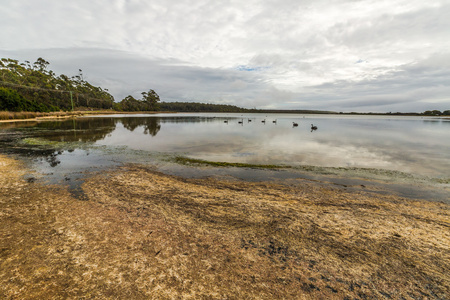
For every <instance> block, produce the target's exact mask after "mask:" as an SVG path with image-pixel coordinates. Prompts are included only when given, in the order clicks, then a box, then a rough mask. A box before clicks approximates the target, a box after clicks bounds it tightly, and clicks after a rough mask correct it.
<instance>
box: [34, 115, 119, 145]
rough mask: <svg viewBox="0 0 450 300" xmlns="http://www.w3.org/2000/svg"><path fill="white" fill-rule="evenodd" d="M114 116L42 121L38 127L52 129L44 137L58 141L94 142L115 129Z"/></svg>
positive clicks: (115, 120)
mask: <svg viewBox="0 0 450 300" xmlns="http://www.w3.org/2000/svg"><path fill="white" fill-rule="evenodd" d="M116 123H117V119H115V118H80V119H73V120H67V121H63V122H61V121H54V122H44V123H40V124H38V126H37V127H38V128H41V129H49V130H54V132H53V133H50V134H49V133H48V132H45V133H44V135H45V138H46V139H48V140H51V141H60V142H95V141H98V140H101V139H104V138H105V137H106V136H107V135H108V134H110V133H111V132H113V131H114V129H116Z"/></svg>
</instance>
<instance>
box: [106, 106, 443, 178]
mask: <svg viewBox="0 0 450 300" xmlns="http://www.w3.org/2000/svg"><path fill="white" fill-rule="evenodd" d="M218 116H220V117H213V116H212V115H202V117H199V116H195V117H194V116H191V117H190V116H179V115H178V116H176V117H167V116H166V117H164V116H163V115H161V116H158V117H150V118H149V117H146V118H144V119H149V120H150V119H151V120H153V121H152V122H153V123H152V124H153V125H154V126H159V127H157V128H158V130H157V131H156V133H157V134H156V133H155V134H154V135H152V136H151V137H150V136H147V137H146V136H144V135H143V133H145V131H146V130H145V128H144V126H143V125H138V126H136V127H135V128H134V129H133V130H132V131H130V130H127V129H126V128H125V126H124V125H122V124H120V122H119V123H118V124H117V126H116V128H115V130H114V131H113V132H112V133H111V134H110V135H109V136H107V137H105V138H104V139H102V140H100V141H99V142H98V143H100V144H102V145H126V146H128V147H130V148H131V149H135V150H147V151H160V152H169V153H180V154H182V155H187V156H189V157H193V158H199V159H205V160H211V161H226V162H243V163H253V164H287V165H316V166H328V167H363V168H382V169H390V170H398V171H404V172H410V173H417V174H422V175H431V176H448V175H449V172H448V170H449V169H450V154H449V153H448V151H447V150H448V149H449V148H450V142H449V140H450V139H448V137H449V136H448V135H449V134H448V133H449V132H450V131H449V130H448V129H450V126H449V125H450V122H444V121H438V122H424V121H423V120H421V119H420V118H417V117H416V118H404V117H403V118H402V117H368V116H354V117H348V116H311V115H308V116H306V118H302V116H298V115H268V116H266V115H248V116H241V115H239V114H226V115H220V114H219V115H218ZM247 118H253V122H247ZM224 119H229V123H228V124H227V123H224V122H223V120H224ZM241 119H243V120H244V121H245V122H243V124H242V125H241V124H238V121H240V120H241ZM263 119H266V120H267V121H266V123H265V124H264V123H262V122H261V120H263ZM273 119H277V123H276V124H275V123H272V120H273ZM293 121H296V122H298V123H299V126H298V127H295V128H293V127H292V122H293ZM147 123H149V121H147ZM311 123H314V124H317V125H318V127H319V129H318V130H317V131H314V132H311V131H310V124H311ZM141 127H142V130H139V129H138V128H141Z"/></svg>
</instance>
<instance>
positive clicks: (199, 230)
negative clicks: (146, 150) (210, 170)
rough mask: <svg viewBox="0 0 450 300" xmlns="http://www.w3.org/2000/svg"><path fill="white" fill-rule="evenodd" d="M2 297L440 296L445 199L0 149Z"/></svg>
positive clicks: (448, 258) (444, 295)
mask: <svg viewBox="0 0 450 300" xmlns="http://www.w3.org/2000/svg"><path fill="white" fill-rule="evenodd" d="M0 174H1V176H0V187H1V190H2V193H1V195H0V215H1V219H2V222H1V223H0V245H1V249H0V295H2V298H5V299H34V298H47V299H49V298H67V299H75V298H79V297H85V298H106V299H108V298H125V297H127V298H132V299H148V298H157V299H167V298H176V299H178V298H192V299H203V298H208V299H282V298H284V299H355V298H357V299H365V298H367V299H373V298H375V299H383V298H388V299H389V298H392V299H401V298H405V299H423V298H428V299H448V298H449V296H450V276H449V274H450V272H449V271H450V249H449V245H450V223H449V220H450V213H449V205H448V204H445V203H439V202H427V201H413V200H409V199H405V198H401V197H397V196H392V195H374V194H370V193H366V192H364V191H347V190H344V189H342V188H339V187H330V186H320V185H317V184H314V183H313V182H308V181H305V180H301V179H298V182H296V184H292V185H289V184H278V183H276V182H264V181H260V182H245V181H240V180H225V179H195V178H191V179H186V178H181V177H177V176H170V175H165V174H162V173H160V172H157V171H155V170H154V169H152V168H149V167H145V166H142V165H126V166H123V167H120V168H117V169H115V170H110V171H108V172H102V173H99V174H91V176H90V177H89V178H88V179H87V180H86V181H85V182H84V183H83V185H82V190H83V199H82V200H80V199H77V198H75V197H73V195H71V194H70V193H69V192H68V190H67V188H65V187H62V186H57V185H42V184H41V183H39V182H38V181H34V180H32V179H30V178H33V176H34V175H33V174H32V173H31V171H30V170H29V169H27V168H26V167H25V165H23V164H22V163H21V162H19V161H17V160H14V159H12V158H10V157H7V156H0Z"/></svg>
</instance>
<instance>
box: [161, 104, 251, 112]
mask: <svg viewBox="0 0 450 300" xmlns="http://www.w3.org/2000/svg"><path fill="white" fill-rule="evenodd" d="M160 110H162V111H176V112H227V113H237V112H253V111H256V110H253V109H246V108H240V107H237V106H234V105H226V104H211V103H198V102H161V103H160Z"/></svg>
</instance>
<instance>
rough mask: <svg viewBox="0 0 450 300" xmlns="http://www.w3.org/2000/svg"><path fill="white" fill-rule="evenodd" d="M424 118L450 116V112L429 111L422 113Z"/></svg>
mask: <svg viewBox="0 0 450 300" xmlns="http://www.w3.org/2000/svg"><path fill="white" fill-rule="evenodd" d="M422 115H424V116H450V110H444V111H443V112H441V111H440V110H427V111H424V112H423V113H422Z"/></svg>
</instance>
